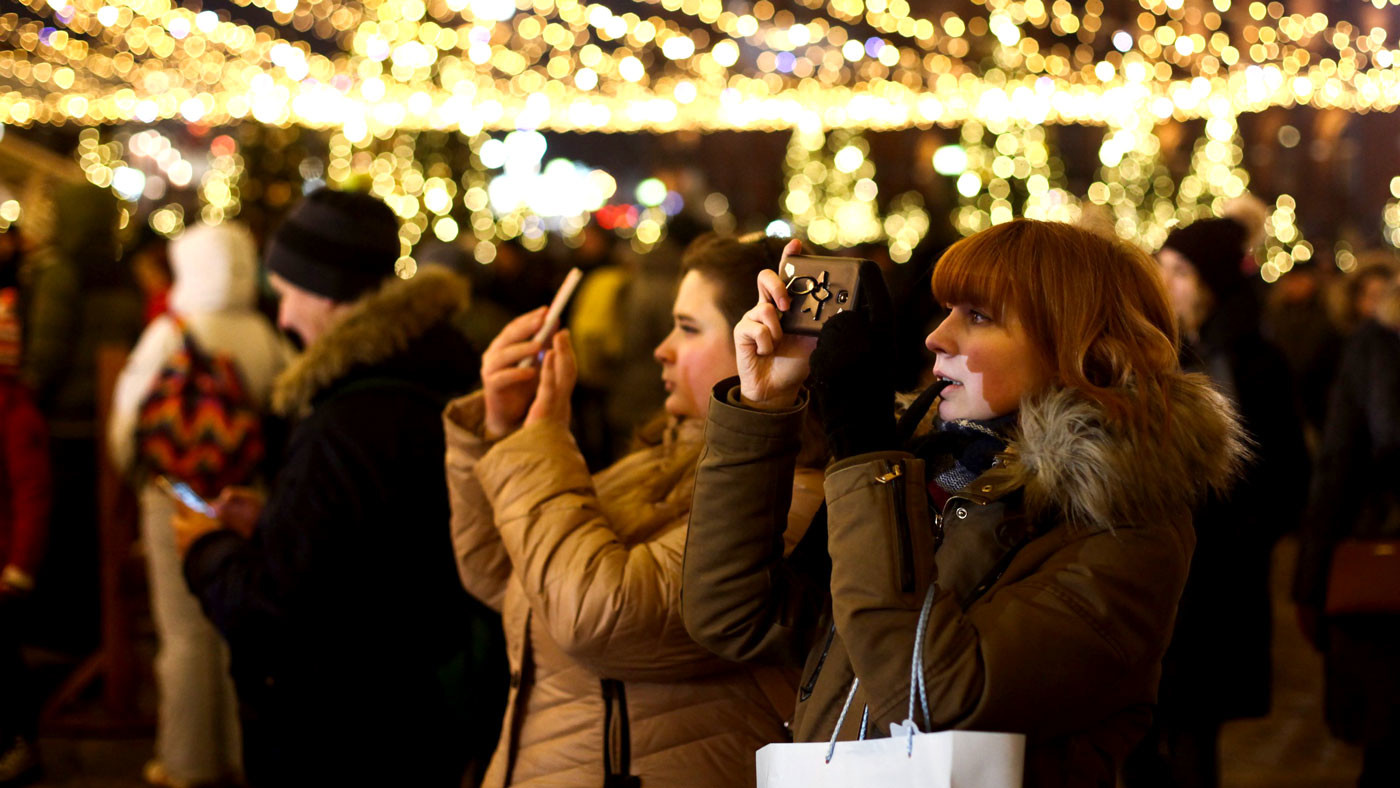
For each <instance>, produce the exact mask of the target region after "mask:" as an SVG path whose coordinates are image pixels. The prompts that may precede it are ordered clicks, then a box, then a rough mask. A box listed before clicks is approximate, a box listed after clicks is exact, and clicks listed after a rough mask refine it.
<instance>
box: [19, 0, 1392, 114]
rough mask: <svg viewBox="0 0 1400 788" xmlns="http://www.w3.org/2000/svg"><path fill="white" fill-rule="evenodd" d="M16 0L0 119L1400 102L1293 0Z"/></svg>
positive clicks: (1369, 56) (1375, 65)
mask: <svg viewBox="0 0 1400 788" xmlns="http://www.w3.org/2000/svg"><path fill="white" fill-rule="evenodd" d="M24 2H25V3H26V5H27V6H28V8H29V10H30V12H31V14H32V16H27V17H21V16H20V15H18V14H14V13H12V14H6V15H5V16H4V17H3V18H0V40H4V41H5V42H7V43H8V45H9V49H8V52H9V57H8V58H7V59H5V60H4V61H0V79H5V80H6V81H9V82H11V83H12V84H13V85H14V87H13V89H11V90H8V91H6V92H5V93H4V94H3V96H0V112H3V113H4V115H5V116H6V117H8V118H9V119H10V121H11V122H15V123H18V124H20V125H24V124H27V123H32V122H48V123H57V122H77V123H93V124H96V123H107V122H127V121H133V120H136V121H141V122H147V123H149V122H154V121H155V120H158V119H173V118H184V119H186V120H191V119H192V118H195V119H198V120H200V121H204V122H210V123H228V122H233V121H236V120H242V119H246V118H253V119H256V120H258V121H260V122H263V123H270V124H273V125H286V124H296V125H300V126H304V127H313V128H334V127H341V128H344V129H346V130H347V131H350V132H359V133H352V134H351V135H350V136H351V138H352V139H355V138H356V137H358V136H360V134H366V133H373V134H375V135H377V136H379V137H380V138H381V139H384V138H387V137H388V136H391V135H392V134H393V133H395V132H397V131H398V130H401V129H405V128H407V129H411V130H412V129H429V128H439V129H440V128H451V127H455V126H457V125H461V124H463V123H464V122H465V123H471V122H474V121H472V120H469V117H479V119H480V123H481V124H482V125H483V127H487V128H491V129H502V130H509V129H514V128H541V129H543V128H548V129H553V130H561V131H563V130H579V129H608V130H615V131H640V130H650V131H666V130H674V129H681V128H767V129H772V128H792V127H794V126H796V125H797V124H799V123H803V122H805V121H806V120H807V119H808V118H811V117H815V118H816V119H817V121H818V122H820V123H821V124H823V125H824V126H826V127H831V128H835V127H841V126H858V127H861V128H901V127H906V126H910V125H926V124H933V123H938V124H943V125H953V124H958V123H961V122H964V121H966V120H969V119H973V120H977V121H979V122H982V123H986V122H988V121H989V120H994V119H997V118H998V117H1000V116H1002V115H1009V117H1010V118H1012V119H1020V120H1028V121H1036V122H1039V121H1041V120H1043V121H1049V122H1057V123H1102V122H1104V121H1105V119H1106V118H1107V117H1108V116H1109V115H1110V114H1111V113H1112V107H1113V105H1114V104H1115V102H1116V101H1117V100H1118V99H1119V98H1120V97H1121V96H1120V95H1119V94H1118V93H1117V92H1116V91H1118V90H1120V89H1122V88H1133V87H1145V88H1146V89H1147V90H1148V92H1149V93H1150V95H1151V101H1150V106H1151V108H1152V111H1153V112H1155V113H1156V114H1157V115H1158V116H1159V117H1163V118H1165V117H1175V118H1177V119H1186V118H1191V117H1198V116H1200V115H1201V114H1202V104H1203V101H1202V95H1201V94H1203V93H1204V94H1206V95H1208V96H1217V95H1223V96H1225V97H1226V98H1227V100H1229V101H1230V102H1231V104H1232V106H1234V107H1235V108H1236V110H1237V111H1256V110H1259V109H1263V108H1267V107H1269V106H1292V105H1296V104H1307V105H1311V106H1315V107H1337V108H1342V109H1347V110H1353V111H1365V110H1388V109H1392V108H1394V107H1395V106H1396V105H1397V104H1400V79H1397V73H1396V70H1395V68H1394V67H1395V64H1396V61H1397V55H1400V51H1397V50H1396V49H1393V48H1391V47H1389V46H1388V45H1387V44H1386V35H1387V34H1386V31H1384V30H1383V29H1380V28H1374V29H1372V30H1369V31H1361V30H1359V29H1357V28H1356V27H1355V26H1354V25H1353V24H1352V23H1351V22H1349V21H1346V20H1338V21H1336V22H1333V21H1331V20H1330V19H1329V18H1328V17H1327V16H1326V15H1324V14H1322V13H1313V14H1310V15H1306V16H1305V15H1302V14H1285V13H1284V9H1283V6H1282V4H1281V3H1278V2H1273V3H1268V4H1265V3H1261V2H1252V3H1243V2H1240V3H1234V2H1231V1H1230V0H1217V2H1214V3H1213V5H1212V6H1208V8H1214V9H1215V10H1210V11H1207V12H1204V13H1202V11H1201V6H1200V4H1197V3H1192V4H1190V5H1188V4H1186V3H1183V2H1180V0H1143V1H1142V3H1141V6H1142V8H1143V10H1142V11H1141V13H1139V14H1138V16H1137V18H1136V19H1134V20H1131V21H1130V22H1128V23H1127V24H1124V25H1122V26H1119V27H1117V28H1116V29H1113V30H1110V29H1109V27H1110V26H1108V25H1105V23H1104V17H1103V13H1104V7H1103V3H1102V2H1101V1H1100V0H1088V2H1085V3H1083V4H1082V6H1081V7H1079V8H1075V7H1074V4H1071V3H1069V2H1067V0H1056V1H1055V2H1053V3H1050V4H1046V3H1044V2H1041V1H1040V0H1027V1H1026V2H1021V1H1019V0H983V2H981V3H969V5H970V6H971V5H982V6H984V11H985V14H986V15H985V16H982V15H980V14H979V13H972V12H975V11H976V10H977V9H972V8H970V9H969V12H970V13H968V14H967V15H966V16H967V18H964V16H963V15H959V14H957V13H953V12H947V13H944V14H943V15H942V16H940V18H939V19H938V20H937V21H934V20H932V19H919V18H916V17H914V16H913V12H912V10H911V8H910V6H909V4H908V3H907V2H906V1H905V0H831V2H828V3H825V4H824V5H823V4H821V3H819V2H817V1H816V0H802V2H800V3H798V4H797V9H798V10H810V11H811V14H808V15H806V16H810V17H811V18H809V19H802V20H799V19H798V18H797V16H796V15H795V14H794V13H793V11H791V10H776V9H775V8H774V6H773V4H772V3H771V2H769V0H758V2H756V3H754V4H753V6H752V7H751V8H750V9H748V11H747V12H746V13H736V12H734V11H728V10H724V9H723V5H722V3H720V2H719V0H637V2H636V5H638V6H642V7H650V8H659V9H660V10H661V11H664V12H666V13H667V14H669V16H661V15H651V16H647V17H645V18H643V16H641V15H640V14H636V13H630V12H628V13H623V14H617V13H615V12H614V11H612V10H611V9H610V8H609V7H608V6H605V5H603V4H601V3H586V2H580V1H579V0H519V2H511V0H429V1H428V2H424V0H383V1H382V2H379V3H377V4H374V3H370V4H363V5H351V4H340V3H337V2H332V1H331V0H314V1H311V2H292V1H291V0H259V2H255V3H254V2H249V3H248V4H249V5H255V6H258V7H261V8H263V9H264V10H266V11H268V12H270V13H271V15H272V17H273V19H274V21H275V22H276V23H277V25H278V27H275V28H274V27H263V28H257V29H255V28H253V27H251V26H250V25H247V24H243V23H240V22H237V21H235V20H231V19H226V18H224V17H222V16H220V15H219V14H217V13H215V12H213V11H201V12H195V11H193V10H190V9H184V8H178V7H173V5H172V4H171V3H170V2H169V0H24ZM817 6H821V7H820V8H818V7H817ZM823 13H824V14H826V15H827V16H824V15H823ZM676 17H679V18H683V19H685V20H686V21H687V24H685V25H683V24H681V23H680V22H678V21H675V18H676ZM871 30H873V31H874V32H876V33H878V34H881V35H871V36H867V35H865V34H864V33H865V32H866V31H871ZM293 31H295V32H296V33H297V34H298V36H297V37H296V38H294V39H289V38H287V37H284V36H283V35H281V34H282V33H288V34H290V33H292V32H293ZM311 39H318V40H321V41H325V42H327V46H320V47H314V48H313V47H312V46H311V44H310V43H309V41H310V40H311ZM331 47H334V48H338V49H340V51H339V52H337V53H335V54H333V55H324V54H320V50H321V49H327V48H331ZM1043 80H1049V86H1050V87H1051V88H1052V90H1051V91H1050V92H1051V93H1052V94H1053V96H1052V97H1051V99H1050V100H1049V101H1048V106H1045V107H1040V106H1029V107H1026V108H1025V109H1022V107H1023V103H1022V102H1019V101H1015V100H1014V98H1015V97H1016V94H1017V93H1018V91H1025V90H1032V91H1034V89H1035V88H1036V86H1037V85H1038V84H1042V81H1043ZM1039 103H1040V102H1033V104H1039ZM1037 116H1043V117H1041V118H1039V119H1038V118H1037ZM361 129H363V131H360V130H361Z"/></svg>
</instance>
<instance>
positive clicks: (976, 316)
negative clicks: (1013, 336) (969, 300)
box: [967, 309, 992, 324]
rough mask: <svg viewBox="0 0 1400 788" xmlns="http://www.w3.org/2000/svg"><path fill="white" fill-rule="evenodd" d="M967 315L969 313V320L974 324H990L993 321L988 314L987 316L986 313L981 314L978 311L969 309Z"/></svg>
mask: <svg viewBox="0 0 1400 788" xmlns="http://www.w3.org/2000/svg"><path fill="white" fill-rule="evenodd" d="M967 313H968V316H969V319H970V320H971V321H972V322H973V323H974V324H980V323H990V322H992V319H991V318H990V317H988V316H987V314H986V313H985V312H979V311H978V310H976V309H969V310H967Z"/></svg>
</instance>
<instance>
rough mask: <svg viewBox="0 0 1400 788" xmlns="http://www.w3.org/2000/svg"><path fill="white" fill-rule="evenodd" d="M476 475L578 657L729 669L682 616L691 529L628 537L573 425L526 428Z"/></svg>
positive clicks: (652, 673)
mask: <svg viewBox="0 0 1400 788" xmlns="http://www.w3.org/2000/svg"><path fill="white" fill-rule="evenodd" d="M476 475H477V478H478V479H479V480H480V483H481V487H482V490H483V491H484V493H485V495H486V498H487V499H488V500H489V501H490V503H491V507H492V509H493V510H494V511H495V515H496V526H497V528H498V530H499V532H500V537H501V543H502V544H503V545H504V547H505V550H506V552H507V553H509V555H510V561H511V564H512V565H513V566H514V570H515V574H516V577H517V579H518V580H519V582H520V583H521V584H522V585H523V587H524V590H525V594H526V596H527V597H528V598H529V601H530V607H531V610H532V613H533V615H534V616H535V620H536V621H537V622H539V623H541V624H543V625H544V626H545V627H546V628H547V630H548V632H549V634H550V636H551V638H552V639H553V640H554V641H555V642H556V643H557V644H558V645H559V647H560V648H561V649H563V650H564V651H565V652H566V653H567V654H569V655H570V656H571V657H572V658H574V659H576V660H578V661H579V662H581V663H583V664H584V665H586V666H588V667H589V669H590V670H593V671H594V672H596V673H598V674H600V675H603V676H607V677H609V678H616V679H622V680H624V681H666V680H675V679H680V678H689V677H693V676H699V675H704V674H708V673H711V672H714V671H716V670H721V669H723V668H724V667H725V666H724V663H722V662H721V661H720V660H717V659H715V658H714V656H713V655H711V654H710V653H709V652H707V651H706V650H705V649H703V648H701V647H700V646H699V645H698V644H696V643H695V641H693V640H692V639H691V638H690V636H689V635H688V634H687V633H686V631H685V627H684V625H683V624H682V622H681V616H680V579H681V554H682V551H683V549H684V547H685V529H684V528H671V529H669V530H666V531H663V532H661V533H660V534H659V535H658V536H657V537H656V538H652V539H647V540H645V541H642V542H639V543H636V544H630V545H629V544H624V543H622V542H621V541H620V540H619V539H618V537H617V535H616V533H614V531H613V530H612V528H611V527H610V525H609V522H608V520H607V517H606V516H605V515H604V514H603V512H602V511H601V509H600V507H599V505H598V498H597V493H596V491H595V490H594V487H593V481H592V477H591V476H590V475H589V472H588V468H587V466H586V465H585V464H584V460H583V456H582V455H581V454H580V453H579V450H578V447H577V446H576V445H575V443H574V440H573V437H572V436H571V435H570V434H569V432H568V430H567V429H566V428H564V427H563V426H560V425H556V424H552V423H539V424H533V425H530V426H527V427H524V428H522V429H520V430H518V431H516V432H515V433H514V434H513V435H511V436H509V437H507V438H505V439H504V440H502V441H500V442H499V443H497V444H496V445H495V447H493V448H492V449H491V451H489V452H488V453H487V454H486V456H484V457H482V458H481V460H480V462H478V463H477V466H476Z"/></svg>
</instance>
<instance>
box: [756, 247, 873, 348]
mask: <svg viewBox="0 0 1400 788" xmlns="http://www.w3.org/2000/svg"><path fill="white" fill-rule="evenodd" d="M863 265H871V266H873V265H874V263H872V262H870V261H869V260H862V259H860V258H858V257H819V256H816V255H792V256H790V257H788V258H787V259H786V260H784V261H783V264H782V270H781V271H779V272H778V273H779V275H780V276H781V277H782V278H783V282H784V283H785V284H786V286H787V291H788V298H789V299H791V301H792V303H791V306H789V307H788V310H787V311H786V312H784V313H783V318H782V326H783V332H784V333H787V334H806V335H808V336H816V335H818V334H820V333H821V332H822V326H824V325H826V321H828V320H830V319H831V317H832V316H833V315H839V314H841V313H842V312H845V311H846V310H848V309H855V308H856V305H857V304H859V303H860V269H861V267H862V266H863Z"/></svg>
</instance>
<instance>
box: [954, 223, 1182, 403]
mask: <svg viewBox="0 0 1400 788" xmlns="http://www.w3.org/2000/svg"><path fill="white" fill-rule="evenodd" d="M933 293H934V297H935V298H937V299H938V300H939V301H940V302H941V303H944V304H968V305H974V306H977V307H979V308H981V309H985V310H989V314H992V315H994V316H996V317H997V318H998V319H999V320H1005V319H1007V317H1008V312H1009V313H1010V315H1014V316H1015V317H1016V319H1018V320H1019V321H1020V322H1021V325H1022V326H1023V327H1024V328H1025V331H1026V333H1027V335H1028V336H1029V338H1030V341H1031V342H1032V344H1033V345H1034V347H1035V349H1036V351H1037V355H1038V356H1039V358H1040V359H1041V360H1042V361H1043V363H1044V364H1045V367H1046V369H1048V370H1049V371H1050V374H1051V379H1052V381H1053V382H1054V384H1057V385H1060V386H1067V387H1070V388H1074V389H1078V390H1079V391H1081V392H1082V393H1083V394H1084V395H1085V396H1087V397H1089V398H1090V399H1092V400H1094V401H1096V402H1098V403H1099V404H1100V405H1101V406H1103V408H1104V409H1105V410H1106V411H1108V412H1109V413H1110V414H1113V415H1116V416H1118V417H1127V418H1141V417H1148V418H1151V417H1152V416H1153V415H1154V414H1155V413H1158V412H1159V405H1160V406H1164V405H1165V402H1166V394H1167V390H1168V388H1169V387H1170V381H1171V379H1172V378H1173V377H1174V375H1175V374H1176V373H1177V372H1178V371H1179V369H1180V367H1179V364H1178V361H1177V333H1176V320H1175V318H1174V317H1173V315H1172V311H1171V306H1170V304H1169V303H1168V301H1167V295H1166V291H1165V290H1164V289H1163V286H1162V281H1161V277H1160V276H1159V275H1158V273H1157V267H1156V265H1155V264H1154V263H1153V261H1152V259H1151V258H1150V257H1148V256H1147V255H1146V254H1145V253H1144V252H1142V251H1140V250H1138V249H1136V248H1134V247H1132V246H1129V245H1127V244H1125V243H1122V242H1119V241H1115V240H1112V239H1109V238H1105V237H1103V236H1100V235H1096V234H1094V233H1091V232H1089V231H1087V230H1083V229H1080V228H1078V227H1075V226H1073V225H1069V224H1063V223H1059V222H1041V221H1034V220H1031V219H1017V220H1015V221H1012V222H1008V223H1006V224H1000V225H997V226H995V227H992V228H990V229H988V230H984V231H982V232H980V233H977V234H976V235H973V236H970V237H968V238H964V239H963V240H961V241H959V242H957V243H955V244H953V245H952V246H951V247H949V248H948V251H947V252H945V253H944V254H943V257H942V258H941V259H940V260H939V262H938V266H937V268H935V269H934V272H933Z"/></svg>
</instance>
